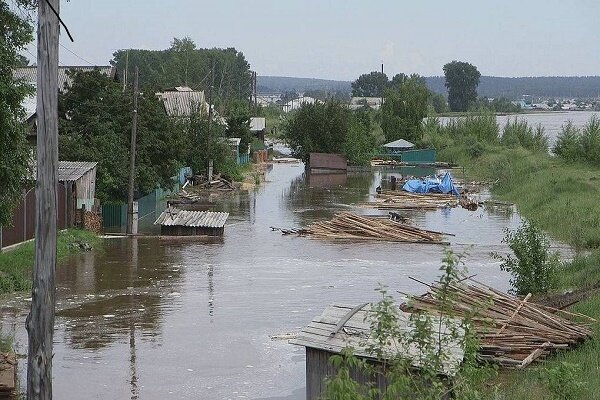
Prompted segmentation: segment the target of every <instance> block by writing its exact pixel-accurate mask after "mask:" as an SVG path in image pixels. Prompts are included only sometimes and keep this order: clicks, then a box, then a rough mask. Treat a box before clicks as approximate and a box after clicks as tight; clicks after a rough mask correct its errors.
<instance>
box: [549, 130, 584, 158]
mask: <svg viewBox="0 0 600 400" xmlns="http://www.w3.org/2000/svg"><path fill="white" fill-rule="evenodd" d="M579 136H580V132H579V129H577V128H576V127H575V126H574V125H573V122H571V121H569V122H567V124H566V125H563V126H562V128H561V131H560V133H559V134H558V137H557V139H556V143H555V144H554V148H553V149H552V151H553V152H554V154H556V155H557V156H559V157H561V158H564V159H565V160H569V161H575V160H577V159H580V158H582V153H581V149H580V148H579Z"/></svg>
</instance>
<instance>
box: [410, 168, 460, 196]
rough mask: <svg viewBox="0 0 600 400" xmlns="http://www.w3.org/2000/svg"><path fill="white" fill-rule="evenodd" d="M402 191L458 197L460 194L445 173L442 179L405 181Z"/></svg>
mask: <svg viewBox="0 0 600 400" xmlns="http://www.w3.org/2000/svg"><path fill="white" fill-rule="evenodd" d="M402 190H404V191H407V192H411V193H445V194H448V193H450V194H453V195H455V196H459V195H460V193H459V192H458V189H457V188H456V186H454V182H453V181H452V177H451V176H450V173H449V172H446V174H445V175H444V177H443V178H442V179H439V178H425V179H410V180H408V181H406V183H405V184H404V186H402Z"/></svg>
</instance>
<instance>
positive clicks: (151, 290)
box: [56, 238, 183, 349]
mask: <svg viewBox="0 0 600 400" xmlns="http://www.w3.org/2000/svg"><path fill="white" fill-rule="evenodd" d="M124 255H125V256H126V258H124V257H123V256H124ZM167 257H170V258H171V259H173V258H174V259H175V260H176V259H177V258H176V256H175V257H174V254H173V251H172V250H170V249H169V247H166V246H161V245H159V243H158V240H156V239H138V238H133V239H131V240H109V241H107V243H106V245H105V248H104V249H103V251H97V252H92V253H88V254H83V255H81V256H79V257H76V258H75V259H73V260H72V262H71V263H67V264H64V265H61V266H59V268H57V281H58V282H60V287H59V288H58V297H59V301H58V304H57V305H58V310H57V313H56V316H57V319H59V320H60V321H64V322H63V323H62V324H63V326H64V340H65V342H66V343H68V344H69V345H70V346H72V347H73V348H81V349H100V348H103V347H106V346H108V345H110V344H111V343H113V342H115V341H118V340H119V339H120V338H122V337H124V336H131V333H130V331H131V330H132V328H133V329H134V330H135V329H140V330H141V331H142V332H144V334H145V335H147V336H155V335H158V334H160V323H161V318H162V313H163V311H162V308H163V305H162V304H161V303H163V299H162V298H163V297H164V296H165V295H167V296H168V295H169V293H176V292H177V290H178V289H177V287H179V286H180V285H181V282H182V281H183V276H182V270H181V268H180V267H179V266H177V265H173V264H172V263H171V262H169V263H167V262H166V258H167Z"/></svg>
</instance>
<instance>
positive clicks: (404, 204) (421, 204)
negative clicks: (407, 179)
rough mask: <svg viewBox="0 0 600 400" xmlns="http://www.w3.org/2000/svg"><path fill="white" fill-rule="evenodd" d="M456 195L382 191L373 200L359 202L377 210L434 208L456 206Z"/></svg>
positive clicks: (363, 205)
mask: <svg viewBox="0 0 600 400" xmlns="http://www.w3.org/2000/svg"><path fill="white" fill-rule="evenodd" d="M457 205H458V197H456V196H453V195H451V194H442V193H427V194H419V193H410V192H404V191H396V190H394V191H383V192H381V193H378V194H377V198H376V199H375V201H370V202H367V203H363V204H361V206H362V207H367V208H377V209H379V210H411V209H417V210H435V209H437V208H448V207H456V206H457Z"/></svg>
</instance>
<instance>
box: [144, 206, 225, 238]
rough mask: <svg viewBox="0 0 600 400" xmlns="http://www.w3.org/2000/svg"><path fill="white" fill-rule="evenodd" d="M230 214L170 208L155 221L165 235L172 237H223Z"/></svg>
mask: <svg viewBox="0 0 600 400" xmlns="http://www.w3.org/2000/svg"><path fill="white" fill-rule="evenodd" d="M227 217H229V213H227V212H213V211H189V210H180V209H177V208H173V207H169V208H167V209H166V210H165V211H163V212H162V214H160V216H159V217H158V218H157V219H156V221H154V225H160V226H161V227H160V231H161V233H162V234H163V235H171V236H196V235H198V236H200V235H208V236H221V235H223V231H224V227H225V221H227Z"/></svg>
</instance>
